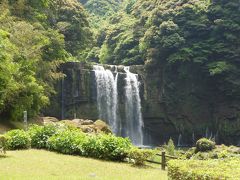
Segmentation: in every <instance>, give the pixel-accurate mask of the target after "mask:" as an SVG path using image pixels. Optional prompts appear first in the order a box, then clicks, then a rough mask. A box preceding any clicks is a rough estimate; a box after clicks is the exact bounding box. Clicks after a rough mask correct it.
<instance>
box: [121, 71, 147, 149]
mask: <svg viewBox="0 0 240 180" xmlns="http://www.w3.org/2000/svg"><path fill="white" fill-rule="evenodd" d="M124 70H125V72H126V79H125V80H126V86H125V97H126V100H125V114H126V121H127V122H126V127H127V128H126V130H125V133H126V136H128V137H129V138H130V139H131V140H132V142H133V144H135V145H139V146H141V145H143V126H144V124H143V118H142V112H141V98H140V93H139V81H138V75H137V74H133V73H131V72H130V70H129V67H125V68H124Z"/></svg>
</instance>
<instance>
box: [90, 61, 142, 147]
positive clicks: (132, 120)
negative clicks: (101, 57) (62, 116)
mask: <svg viewBox="0 0 240 180" xmlns="http://www.w3.org/2000/svg"><path fill="white" fill-rule="evenodd" d="M93 70H94V72H95V79H96V86H97V103H98V112H99V118H100V119H103V120H106V121H107V122H108V123H109V125H110V127H111V129H112V130H113V133H114V134H117V135H121V136H124V137H129V138H130V139H131V141H132V143H133V144H135V145H138V146H142V145H143V118H142V112H141V98H140V93H139V81H138V75H137V74H133V73H131V72H130V71H129V67H125V68H124V70H125V72H126V78H125V82H124V84H125V87H124V90H125V100H124V101H125V104H124V105H125V114H124V118H125V120H124V121H121V118H120V117H118V73H117V71H116V67H115V73H114V74H116V75H115V77H114V74H113V73H112V72H111V71H110V70H106V69H104V67H102V66H99V65H96V66H94V69H93Z"/></svg>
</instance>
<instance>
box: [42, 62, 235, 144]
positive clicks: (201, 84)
mask: <svg viewBox="0 0 240 180" xmlns="http://www.w3.org/2000/svg"><path fill="white" fill-rule="evenodd" d="M107 68H109V69H111V68H112V67H111V66H108V67H107ZM61 69H62V71H63V72H64V74H66V77H65V78H64V80H62V81H61V82H59V83H58V85H57V86H56V89H57V92H58V93H57V95H56V97H53V98H52V102H51V107H49V108H48V110H47V111H46V112H45V114H46V115H51V116H56V117H58V118H61V119H68V118H74V117H78V118H84V119H93V120H96V119H98V111H97V102H96V98H97V96H96V84H95V80H94V78H95V77H94V72H93V71H92V70H91V69H92V68H91V67H87V66H85V65H83V64H81V63H66V64H64V65H63V66H62V67H61ZM118 71H119V72H120V73H121V71H123V68H122V67H121V66H119V67H118ZM130 71H131V72H133V73H137V74H139V79H140V80H141V88H140V90H141V97H142V112H143V117H144V142H145V144H162V143H164V142H166V141H167V140H168V139H169V138H170V137H171V138H173V139H174V141H175V142H176V143H179V144H180V145H192V144H193V143H194V141H195V140H197V139H198V138H200V137H203V136H207V137H209V138H210V137H211V138H215V139H216V141H218V142H219V143H226V144H238V143H239V141H240V108H239V106H238V105H239V103H240V102H238V101H236V100H229V99H228V100H227V99H226V98H224V96H223V95H221V94H218V93H216V91H215V88H214V85H213V84H212V83H211V81H210V80H209V78H205V77H202V76H201V73H199V72H198V69H194V68H192V67H191V71H192V74H193V76H191V77H189V76H187V75H186V74H179V73H178V72H177V71H175V70H174V69H166V68H165V67H163V68H162V69H159V70H155V71H149V70H146V69H145V67H143V66H132V67H131V68H130ZM123 81H124V73H121V75H120V79H119V81H118V86H119V87H120V88H119V97H120V101H119V107H120V114H121V109H123V108H124V107H123V105H124V102H123V100H121V99H123V98H121V96H123V93H122V91H123V84H122V82H123Z"/></svg>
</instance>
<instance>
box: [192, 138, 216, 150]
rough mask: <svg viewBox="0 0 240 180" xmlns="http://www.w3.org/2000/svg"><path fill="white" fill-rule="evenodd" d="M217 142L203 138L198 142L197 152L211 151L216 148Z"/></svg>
mask: <svg viewBox="0 0 240 180" xmlns="http://www.w3.org/2000/svg"><path fill="white" fill-rule="evenodd" d="M215 144H216V143H215V142H213V141H211V140H209V139H206V138H202V139H199V140H198V141H197V142H196V152H206V151H211V150H213V149H214V148H215Z"/></svg>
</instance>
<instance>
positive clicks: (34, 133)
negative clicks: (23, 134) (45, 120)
mask: <svg viewBox="0 0 240 180" xmlns="http://www.w3.org/2000/svg"><path fill="white" fill-rule="evenodd" d="M56 132H57V129H56V127H55V126H54V125H46V126H37V125H32V126H31V127H30V128H29V129H28V134H29V135H30V138H31V147H32V148H36V149H46V148H47V141H48V139H49V138H50V137H51V136H53V135H54V134H55V133H56Z"/></svg>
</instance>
